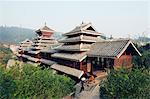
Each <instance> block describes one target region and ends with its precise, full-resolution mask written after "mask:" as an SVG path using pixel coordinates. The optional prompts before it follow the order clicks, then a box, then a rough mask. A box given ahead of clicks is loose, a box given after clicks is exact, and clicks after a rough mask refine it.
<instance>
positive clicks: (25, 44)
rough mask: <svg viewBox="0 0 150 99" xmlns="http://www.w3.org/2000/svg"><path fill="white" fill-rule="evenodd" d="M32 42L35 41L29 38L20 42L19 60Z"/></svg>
mask: <svg viewBox="0 0 150 99" xmlns="http://www.w3.org/2000/svg"><path fill="white" fill-rule="evenodd" d="M32 44H33V42H32V41H31V40H29V39H26V40H24V41H22V42H21V43H20V45H19V48H18V53H17V57H18V58H19V60H21V56H22V55H23V54H24V50H25V49H27V48H29V47H31V45H32Z"/></svg>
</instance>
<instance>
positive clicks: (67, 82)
mask: <svg viewBox="0 0 150 99" xmlns="http://www.w3.org/2000/svg"><path fill="white" fill-rule="evenodd" d="M5 73H6V74H7V75H10V76H8V80H9V82H10V84H9V85H6V84H8V83H6V82H5V83H1V82H2V81H1V82H0V83H1V86H0V88H1V87H4V88H3V89H4V90H8V91H3V93H4V94H10V95H8V98H9V96H11V98H17V99H18V98H19V99H22V98H31V99H32V98H35V99H36V98H38V99H59V98H61V97H63V96H66V95H68V94H69V93H71V92H73V91H74V81H73V80H71V79H70V78H68V77H66V76H63V75H58V74H53V72H52V70H50V69H44V70H42V69H40V68H39V67H34V66H32V65H29V64H26V65H23V66H21V67H19V65H16V66H13V67H11V68H10V69H9V70H5ZM9 77H11V78H9ZM1 78H2V79H6V77H4V76H1ZM3 82H4V81H3ZM12 85H16V87H13V88H12ZM7 86H8V88H6V87H7ZM12 90H13V93H12ZM6 99H7V97H6Z"/></svg>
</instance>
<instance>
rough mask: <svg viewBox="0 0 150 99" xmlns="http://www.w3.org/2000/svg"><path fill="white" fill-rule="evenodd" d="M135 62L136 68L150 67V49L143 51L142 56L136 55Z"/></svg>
mask: <svg viewBox="0 0 150 99" xmlns="http://www.w3.org/2000/svg"><path fill="white" fill-rule="evenodd" d="M133 63H134V67H135V68H147V69H148V68H150V51H143V53H142V56H134V57H133Z"/></svg>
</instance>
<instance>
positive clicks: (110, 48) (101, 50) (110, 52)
mask: <svg viewBox="0 0 150 99" xmlns="http://www.w3.org/2000/svg"><path fill="white" fill-rule="evenodd" d="M129 44H131V45H132V47H134V49H135V50H136V51H137V52H138V54H139V55H141V54H140V52H139V51H138V50H137V49H136V47H135V46H134V45H133V43H132V42H131V41H130V40H115V41H104V42H96V43H95V44H93V45H92V46H91V49H90V51H89V52H88V56H89V57H91V56H99V57H120V54H121V53H122V54H123V51H125V50H126V49H127V47H128V46H129Z"/></svg>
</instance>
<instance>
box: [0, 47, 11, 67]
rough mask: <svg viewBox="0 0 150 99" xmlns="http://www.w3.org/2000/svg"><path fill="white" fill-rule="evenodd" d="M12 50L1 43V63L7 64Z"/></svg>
mask: <svg viewBox="0 0 150 99" xmlns="http://www.w3.org/2000/svg"><path fill="white" fill-rule="evenodd" d="M11 56H12V52H11V50H10V49H9V48H6V47H4V46H1V45H0V63H1V64H3V65H6V64H7V62H8V60H9V59H10V58H11Z"/></svg>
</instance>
